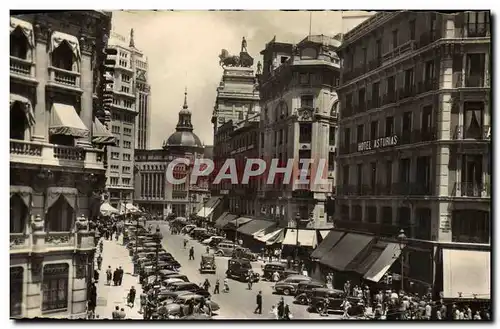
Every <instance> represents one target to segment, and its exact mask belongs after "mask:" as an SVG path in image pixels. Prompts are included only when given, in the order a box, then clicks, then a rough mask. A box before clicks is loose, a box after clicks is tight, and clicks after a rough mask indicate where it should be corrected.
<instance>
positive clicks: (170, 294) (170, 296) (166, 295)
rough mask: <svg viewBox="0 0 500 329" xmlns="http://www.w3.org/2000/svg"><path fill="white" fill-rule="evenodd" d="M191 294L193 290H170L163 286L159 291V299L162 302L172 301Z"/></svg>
mask: <svg viewBox="0 0 500 329" xmlns="http://www.w3.org/2000/svg"><path fill="white" fill-rule="evenodd" d="M190 294H192V292H191V291H170V290H168V289H166V288H162V289H160V291H159V292H158V301H160V302H164V301H167V302H170V303H172V302H173V301H174V300H176V299H177V297H179V296H182V295H190Z"/></svg>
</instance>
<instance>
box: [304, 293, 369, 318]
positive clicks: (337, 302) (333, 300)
mask: <svg viewBox="0 0 500 329" xmlns="http://www.w3.org/2000/svg"><path fill="white" fill-rule="evenodd" d="M344 296H345V294H344V292H343V291H342V290H337V289H329V288H315V289H313V290H312V294H311V302H310V310H311V311H313V312H319V313H321V311H323V308H324V307H325V298H328V309H329V310H334V311H342V306H341V305H342V303H343V302H344ZM347 300H348V301H349V302H350V303H351V305H352V306H353V307H352V310H351V312H350V315H357V314H358V312H360V309H361V308H360V307H359V306H358V302H360V301H361V300H362V299H361V298H358V297H348V298H347Z"/></svg>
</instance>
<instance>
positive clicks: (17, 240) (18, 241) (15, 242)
mask: <svg viewBox="0 0 500 329" xmlns="http://www.w3.org/2000/svg"><path fill="white" fill-rule="evenodd" d="M25 241H26V238H25V237H24V236H23V237H20V236H12V235H11V237H10V246H11V247H13V246H20V245H23V244H24V242H25Z"/></svg>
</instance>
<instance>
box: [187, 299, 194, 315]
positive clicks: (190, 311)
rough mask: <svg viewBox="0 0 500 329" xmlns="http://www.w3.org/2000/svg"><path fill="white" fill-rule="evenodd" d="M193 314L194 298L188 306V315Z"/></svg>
mask: <svg viewBox="0 0 500 329" xmlns="http://www.w3.org/2000/svg"><path fill="white" fill-rule="evenodd" d="M193 313H194V298H191V299H190V300H189V304H188V315H191V314H193Z"/></svg>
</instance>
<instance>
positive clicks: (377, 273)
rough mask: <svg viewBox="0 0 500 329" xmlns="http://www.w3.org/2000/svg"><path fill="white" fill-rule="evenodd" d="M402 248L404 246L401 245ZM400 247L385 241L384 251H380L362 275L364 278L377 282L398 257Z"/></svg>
mask: <svg viewBox="0 0 500 329" xmlns="http://www.w3.org/2000/svg"><path fill="white" fill-rule="evenodd" d="M403 248H404V247H403ZM400 254H401V247H400V246H399V244H397V243H387V246H386V247H385V249H384V251H382V252H381V253H380V255H379V256H378V258H377V259H376V260H375V262H374V263H373V264H372V265H371V266H370V269H369V270H368V271H366V273H365V275H364V276H363V278H364V279H366V280H370V281H373V282H379V281H380V279H382V277H383V276H384V275H385V273H387V271H388V270H389V268H390V267H391V265H392V264H393V263H394V262H395V261H396V259H398V258H399V255H400Z"/></svg>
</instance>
